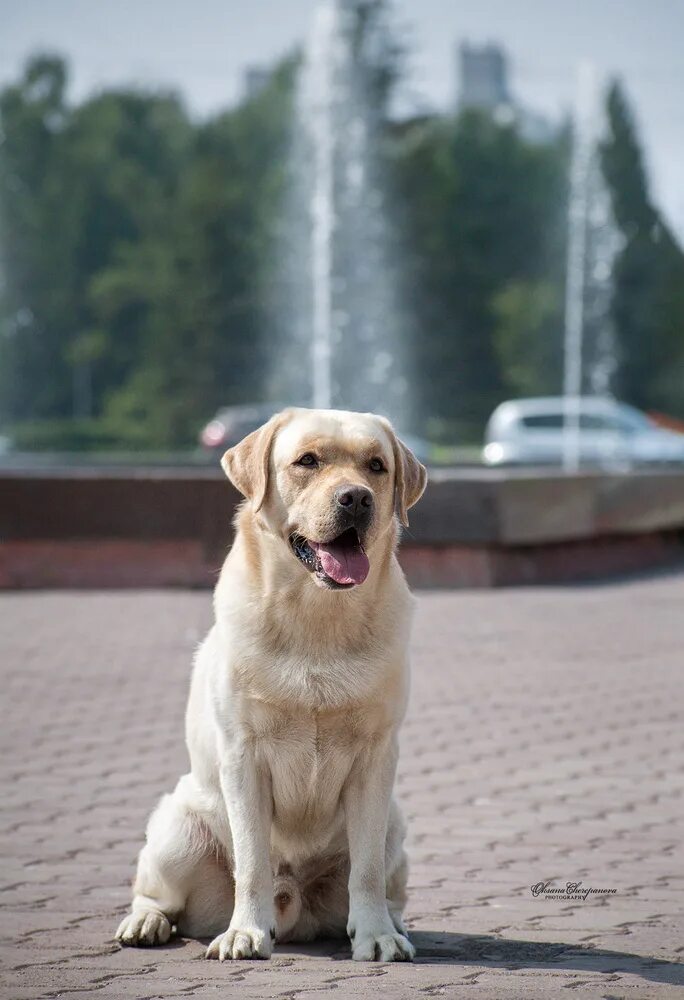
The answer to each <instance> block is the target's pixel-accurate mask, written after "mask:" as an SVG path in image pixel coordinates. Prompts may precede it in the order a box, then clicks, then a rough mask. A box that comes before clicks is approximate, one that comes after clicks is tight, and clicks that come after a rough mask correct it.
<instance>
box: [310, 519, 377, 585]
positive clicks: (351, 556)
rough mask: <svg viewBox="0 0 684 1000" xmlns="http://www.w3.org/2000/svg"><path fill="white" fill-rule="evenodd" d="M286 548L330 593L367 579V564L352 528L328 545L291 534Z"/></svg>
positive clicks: (365, 556)
mask: <svg viewBox="0 0 684 1000" xmlns="http://www.w3.org/2000/svg"><path fill="white" fill-rule="evenodd" d="M290 545H291V546H292V551H293V552H294V554H295V555H296V556H297V558H298V559H299V561H300V562H301V563H303V564H304V566H306V568H307V569H308V570H309V571H310V572H312V573H313V574H314V576H316V578H317V579H318V580H320V581H321V583H323V584H324V585H325V586H327V587H331V588H332V589H339V588H342V587H344V588H348V587H355V586H356V585H357V584H359V583H363V581H364V580H365V579H366V577H367V576H368V571H369V569H370V563H369V562H368V556H367V555H366V553H365V552H364V549H363V546H362V544H361V539H360V538H359V536H358V533H357V531H356V528H347V530H346V531H343V532H342V534H341V535H338V536H337V538H333V539H332V540H331V541H329V542H312V541H310V540H309V539H308V538H304V537H303V536H302V535H298V534H293V535H291V536H290Z"/></svg>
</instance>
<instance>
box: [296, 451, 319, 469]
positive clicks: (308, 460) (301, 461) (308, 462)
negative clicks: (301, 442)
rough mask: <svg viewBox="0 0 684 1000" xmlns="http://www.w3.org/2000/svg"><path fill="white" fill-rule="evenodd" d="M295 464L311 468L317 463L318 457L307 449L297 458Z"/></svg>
mask: <svg viewBox="0 0 684 1000" xmlns="http://www.w3.org/2000/svg"><path fill="white" fill-rule="evenodd" d="M295 465H304V466H306V468H309V469H313V468H315V467H316V466H317V465H318V459H317V458H316V456H315V455H312V454H311V452H310V451H307V453H306V454H305V455H302V457H301V458H298V459H297V461H296V462H295Z"/></svg>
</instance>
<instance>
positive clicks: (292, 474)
mask: <svg viewBox="0 0 684 1000" xmlns="http://www.w3.org/2000/svg"><path fill="white" fill-rule="evenodd" d="M221 464H222V466H223V468H224V470H225V472H226V475H227V476H228V477H229V479H230V480H231V481H232V482H233V483H234V485H235V486H236V487H237V488H238V489H239V490H240V492H241V493H242V494H243V495H244V496H245V497H246V498H247V500H248V501H249V502H250V504H251V507H252V510H253V511H254V512H255V513H257V512H259V514H260V519H261V521H262V523H263V524H264V526H265V527H266V528H267V530H269V531H271V532H272V533H273V534H275V535H276V536H277V537H278V538H280V539H281V540H282V542H283V544H284V545H286V546H287V547H288V548H289V550H290V552H291V555H292V557H293V559H294V560H296V563H297V564H298V566H299V567H303V568H304V569H306V570H308V571H309V572H310V573H311V575H312V578H313V579H314V581H315V582H316V583H317V584H318V585H319V586H321V587H327V588H329V589H335V590H339V589H348V588H351V587H354V586H355V585H356V584H359V583H363V581H364V580H365V579H366V576H367V575H368V572H369V569H370V560H372V558H373V550H374V547H375V546H376V543H378V541H379V540H380V539H382V538H383V537H384V536H386V534H387V532H388V530H389V528H390V526H391V525H392V523H393V519H394V512H395V506H396V510H397V513H398V515H399V519H400V520H401V522H402V524H404V525H407V524H408V519H407V514H406V512H407V510H408V509H409V507H412V506H413V504H414V503H416V502H417V501H418V500H419V499H420V497H421V495H422V493H423V490H424V489H425V483H426V480H427V473H426V471H425V468H424V467H423V466H422V465H421V464H420V462H419V461H418V460H417V459H416V457H415V456H414V455H413V454H412V453H411V451H409V449H408V448H407V447H406V445H405V444H403V443H402V442H401V441H400V440H399V438H398V437H397V436H396V434H395V433H394V430H393V429H392V426H391V424H390V423H389V421H387V420H385V419H384V418H383V417H378V416H375V415H374V414H372V413H350V412H346V411H342V410H304V409H291V410H285V411H284V412H283V413H279V414H276V416H274V417H272V418H271V420H269V421H268V423H267V424H264V426H263V427H260V428H259V430H257V431H254V433H252V434H250V435H248V437H246V438H245V439H244V440H243V441H241V442H240V444H238V445H236V446H235V447H234V448H231V449H230V450H229V451H227V452H226V453H225V455H224V456H223V459H222V461H221ZM293 565H294V564H293ZM298 571H299V570H298Z"/></svg>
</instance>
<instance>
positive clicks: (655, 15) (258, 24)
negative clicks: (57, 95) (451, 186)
mask: <svg viewBox="0 0 684 1000" xmlns="http://www.w3.org/2000/svg"><path fill="white" fill-rule="evenodd" d="M315 6H316V0H250V2H249V3H245V2H238V0H192V2H190V0H113V2H105V0H0V84H2V83H4V82H6V81H10V80H12V79H14V78H16V76H17V75H18V74H19V72H20V70H21V66H22V64H23V62H24V60H25V59H26V57H27V56H28V55H29V54H30V53H33V52H36V51H39V50H49V51H53V52H59V53H62V54H64V55H65V56H67V57H68V59H69V62H70V64H71V74H72V75H71V87H70V97H71V98H72V99H74V100H78V99H80V98H82V97H83V96H85V95H87V94H89V93H92V92H93V91H96V90H98V89H100V88H102V87H105V86H111V85H117V84H131V83H133V84H139V85H143V86H145V87H154V88H157V87H162V88H172V89H174V90H177V91H179V92H180V93H181V94H182V95H183V97H184V99H185V101H186V103H187V106H188V107H189V108H190V110H191V111H192V112H193V113H194V114H196V115H198V116H203V115H207V114H211V113H212V112H214V111H217V110H219V109H221V108H224V107H226V106H228V105H230V104H231V103H233V102H235V101H236V100H237V99H239V97H240V94H241V93H242V89H243V80H244V71H245V69H246V68H247V67H248V66H250V65H255V64H256V65H261V64H263V65H268V64H269V63H271V62H272V61H273V60H275V59H277V58H278V57H279V56H280V55H282V54H284V53H285V52H287V51H288V50H290V49H291V48H292V47H293V46H294V45H296V44H297V43H298V42H299V41H301V40H303V39H305V38H306V35H307V32H308V30H309V25H310V21H311V15H312V11H313V9H314V7H315ZM394 8H395V12H396V14H395V20H396V23H397V26H398V29H399V30H400V33H401V35H402V37H403V38H404V40H405V42H406V43H407V44H408V47H409V50H410V52H411V58H410V60H409V69H410V76H409V79H408V81H407V83H406V84H405V93H404V103H405V104H406V106H407V107H410V108H411V109H416V110H428V109H435V110H444V109H448V108H449V107H453V106H454V103H455V100H456V64H455V52H456V47H457V45H458V44H459V43H460V42H462V41H469V42H471V43H483V42H495V43H498V44H500V45H502V46H504V47H505V49H506V50H507V52H508V55H509V59H510V75H511V78H510V83H511V90H512V92H513V95H514V96H515V97H516V99H517V100H518V101H519V102H520V103H522V104H525V105H527V106H528V107H529V108H530V109H532V110H535V111H538V112H541V113H543V114H546V115H549V116H551V117H555V116H558V115H560V114H562V113H563V112H564V111H567V110H568V109H570V108H571V107H572V105H573V101H574V93H575V80H576V74H577V67H578V65H579V63H580V62H581V61H583V60H588V61H590V62H591V63H592V65H593V67H594V72H595V76H596V78H597V80H599V81H601V80H605V79H607V78H609V77H610V76H612V75H615V74H617V75H619V76H620V77H621V78H622V79H623V81H624V83H625V84H626V87H627V91H628V94H629V96H630V98H631V100H632V104H633V108H634V111H635V115H636V119H637V123H638V126H639V130H640V135H641V138H642V142H643V145H644V148H645V152H646V157H647V166H648V170H649V176H650V180H651V187H652V192H653V197H654V200H655V201H656V203H657V204H658V205H659V206H660V207H661V208H662V209H663V211H664V213H665V216H666V218H667V219H668V221H669V222H670V224H671V225H672V226H673V228H674V229H675V230H676V231H677V233H678V234H679V236H680V238H682V239H684V58H683V57H682V49H683V45H682V39H684V0H394Z"/></svg>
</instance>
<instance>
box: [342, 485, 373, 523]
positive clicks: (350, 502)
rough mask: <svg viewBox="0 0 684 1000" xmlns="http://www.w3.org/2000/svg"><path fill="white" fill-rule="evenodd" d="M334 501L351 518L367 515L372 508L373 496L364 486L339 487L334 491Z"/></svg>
mask: <svg viewBox="0 0 684 1000" xmlns="http://www.w3.org/2000/svg"><path fill="white" fill-rule="evenodd" d="M335 500H336V501H337V503H338V504H339V505H340V507H344V509H345V510H346V511H347V513H348V514H351V515H352V517H359V516H360V515H368V514H369V513H370V509H371V507H372V506H373V494H372V493H371V491H370V490H367V489H366V487H365V486H347V485H345V486H340V487H338V489H336V490H335Z"/></svg>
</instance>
